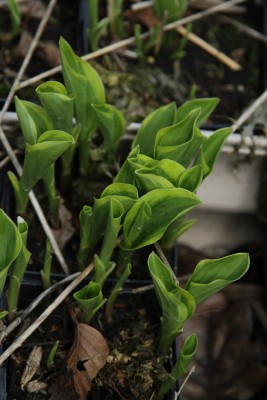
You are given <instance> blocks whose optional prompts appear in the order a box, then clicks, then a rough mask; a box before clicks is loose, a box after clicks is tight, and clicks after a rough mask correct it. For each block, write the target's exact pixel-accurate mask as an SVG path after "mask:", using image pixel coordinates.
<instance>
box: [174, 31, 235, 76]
mask: <svg viewBox="0 0 267 400" xmlns="http://www.w3.org/2000/svg"><path fill="white" fill-rule="evenodd" d="M176 30H177V32H178V33H180V35H182V36H185V35H186V36H187V38H188V40H190V42H192V43H194V44H195V45H197V46H198V47H200V48H201V49H203V50H205V51H206V52H207V53H209V54H210V55H212V56H213V57H215V58H217V59H218V60H219V61H221V62H222V63H223V64H225V65H226V66H227V67H228V68H230V69H231V70H232V71H240V70H241V69H242V67H241V65H239V64H238V63H237V62H236V61H234V60H233V59H232V58H230V57H228V56H227V55H226V54H224V53H222V52H221V51H219V50H218V49H216V48H215V47H213V46H212V45H211V44H209V43H207V42H206V41H205V40H203V39H202V38H200V37H199V36H197V35H195V34H194V33H192V32H187V30H186V29H185V28H184V27H183V26H178V28H176Z"/></svg>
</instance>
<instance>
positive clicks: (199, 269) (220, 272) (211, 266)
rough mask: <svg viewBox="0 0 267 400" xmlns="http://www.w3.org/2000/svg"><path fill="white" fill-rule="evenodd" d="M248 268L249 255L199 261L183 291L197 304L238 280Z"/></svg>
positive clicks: (233, 255)
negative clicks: (189, 294)
mask: <svg viewBox="0 0 267 400" xmlns="http://www.w3.org/2000/svg"><path fill="white" fill-rule="evenodd" d="M248 268H249V255H248V254H246V253H237V254H232V255H230V256H226V257H223V258H218V259H214V260H202V261H200V262H199V263H198V264H197V266H196V268H195V270H194V272H193V273H192V275H191V276H190V278H189V280H188V281H187V283H186V287H185V289H186V290H187V291H188V292H189V293H191V295H192V296H193V297H194V299H195V301H196V303H197V304H199V303H201V302H202V301H204V300H206V299H207V298H208V297H210V296H211V295H213V294H214V293H216V292H218V291H219V290H221V289H223V288H224V287H225V286H227V285H229V284H231V283H232V282H234V281H236V280H238V279H240V278H241V277H242V276H243V275H244V274H245V273H246V272H247V270H248Z"/></svg>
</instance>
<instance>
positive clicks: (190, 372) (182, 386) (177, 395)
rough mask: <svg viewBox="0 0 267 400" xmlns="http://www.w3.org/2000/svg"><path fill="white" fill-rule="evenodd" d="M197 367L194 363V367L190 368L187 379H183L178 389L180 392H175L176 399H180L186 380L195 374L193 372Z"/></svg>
mask: <svg viewBox="0 0 267 400" xmlns="http://www.w3.org/2000/svg"><path fill="white" fill-rule="evenodd" d="M195 369H196V367H195V365H193V367H192V368H191V369H190V371H189V372H188V375H187V377H186V378H185V380H184V381H183V383H182V385H181V387H180V389H179V390H178V392H175V396H174V400H178V398H179V396H180V394H181V392H182V390H183V388H184V386H185V384H186V382H187V381H188V379H189V378H190V376H191V375H192V374H193V372H195Z"/></svg>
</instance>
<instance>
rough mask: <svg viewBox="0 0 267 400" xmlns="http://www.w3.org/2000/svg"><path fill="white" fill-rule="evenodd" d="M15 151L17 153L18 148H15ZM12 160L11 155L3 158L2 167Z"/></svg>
mask: <svg viewBox="0 0 267 400" xmlns="http://www.w3.org/2000/svg"><path fill="white" fill-rule="evenodd" d="M14 153H15V154H17V153H18V150H14ZM9 161H10V157H9V156H6V157H5V158H3V160H1V161H0V169H2V168H3V167H4V166H5V165H7V164H8V163H9Z"/></svg>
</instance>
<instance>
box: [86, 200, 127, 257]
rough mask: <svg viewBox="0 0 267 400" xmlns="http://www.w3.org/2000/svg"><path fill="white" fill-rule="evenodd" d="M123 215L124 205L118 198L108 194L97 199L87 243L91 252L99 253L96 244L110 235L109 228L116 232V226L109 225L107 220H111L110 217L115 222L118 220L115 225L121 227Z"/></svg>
mask: <svg viewBox="0 0 267 400" xmlns="http://www.w3.org/2000/svg"><path fill="white" fill-rule="evenodd" d="M122 215H123V206H122V204H121V203H120V201H118V200H116V198H114V197H111V196H108V197H101V198H100V199H95V201H94V205H93V208H92V216H91V217H90V231H89V238H88V244H87V246H88V248H89V249H90V251H91V252H93V253H96V252H97V253H98V251H97V250H96V246H97V245H98V244H99V242H100V240H102V239H103V240H105V236H106V237H109V235H110V233H109V232H108V230H109V229H110V230H112V232H113V233H114V231H113V228H114V227H112V226H109V224H108V223H107V221H110V218H111V219H113V220H114V222H115V221H116V224H115V225H116V226H117V228H119V226H120V220H121V218H122ZM115 236H116V235H115ZM113 245H114V243H113ZM109 251H110V249H109Z"/></svg>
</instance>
